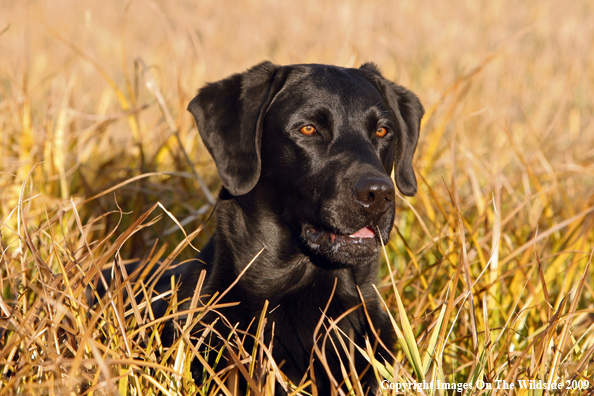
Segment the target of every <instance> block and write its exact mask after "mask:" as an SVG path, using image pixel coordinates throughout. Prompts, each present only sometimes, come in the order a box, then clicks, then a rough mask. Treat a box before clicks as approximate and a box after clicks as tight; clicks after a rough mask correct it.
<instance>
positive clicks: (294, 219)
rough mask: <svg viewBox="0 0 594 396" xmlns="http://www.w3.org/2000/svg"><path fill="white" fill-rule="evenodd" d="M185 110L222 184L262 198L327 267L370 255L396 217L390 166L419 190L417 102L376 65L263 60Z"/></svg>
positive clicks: (409, 190) (411, 189)
mask: <svg viewBox="0 0 594 396" xmlns="http://www.w3.org/2000/svg"><path fill="white" fill-rule="evenodd" d="M189 109H190V111H191V112H192V113H193V114H194V116H195V117H196V121H197V124H198V128H199V130H200V134H201V136H202V138H203V141H204V143H205V144H206V146H207V148H208V149H209V151H210V152H211V154H212V155H213V157H214V159H215V163H216V165H217V168H218V170H219V174H220V176H221V179H222V181H223V184H224V186H225V188H226V189H227V190H228V191H229V192H230V193H231V194H232V195H235V196H241V195H245V194H255V195H256V196H259V197H262V196H264V197H266V200H267V201H269V202H272V203H273V206H274V210H275V212H276V213H278V215H279V216H280V217H281V218H282V220H283V221H284V222H285V223H286V224H288V225H289V226H290V227H291V228H292V230H293V233H294V234H295V235H297V237H298V238H299V239H300V241H298V242H300V243H303V245H304V246H306V250H308V251H309V252H310V253H311V254H313V255H315V256H318V257H320V256H321V257H322V258H324V259H326V260H327V261H330V262H332V263H335V264H338V265H357V264H360V263H363V262H370V261H371V260H375V259H376V257H377V254H378V250H379V247H380V239H383V241H387V240H388V237H389V233H390V230H391V228H392V224H393V221H394V193H395V192H394V184H393V182H392V180H391V178H390V173H391V172H392V168H393V167H395V176H396V184H397V187H398V188H399V190H400V191H401V192H402V193H403V194H405V195H409V196H410V195H414V193H415V192H416V179H415V176H414V172H413V170H412V155H413V153H414V150H415V147H416V142H417V137H418V132H419V122H420V119H421V117H422V115H423V108H422V106H421V104H420V103H419V101H418V99H417V98H416V96H415V95H414V94H412V93H411V92H409V91H407V90H405V89H404V88H402V87H399V86H397V85H395V84H392V83H390V82H389V81H387V80H385V79H384V78H383V77H381V75H380V74H379V72H378V71H377V69H376V68H375V66H373V65H369V64H366V65H363V66H362V67H361V68H360V69H345V68H339V67H334V66H325V65H295V66H285V67H280V66H276V65H272V64H270V63H264V64H261V65H258V66H256V67H255V68H253V69H251V70H249V71H247V72H246V73H243V74H238V75H234V76H232V77H230V78H228V79H226V80H222V81H220V82H218V83H214V84H210V85H208V86H207V87H205V88H203V89H202V90H201V91H200V93H199V95H198V96H197V97H196V98H195V99H194V100H193V101H192V103H191V104H190V107H189ZM380 236H381V238H380ZM326 260H323V261H326Z"/></svg>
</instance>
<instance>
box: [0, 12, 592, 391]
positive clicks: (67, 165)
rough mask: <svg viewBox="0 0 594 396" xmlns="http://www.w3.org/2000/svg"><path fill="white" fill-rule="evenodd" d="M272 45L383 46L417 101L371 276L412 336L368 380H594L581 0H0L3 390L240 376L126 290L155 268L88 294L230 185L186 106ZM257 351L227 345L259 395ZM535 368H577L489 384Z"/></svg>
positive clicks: (588, 112)
mask: <svg viewBox="0 0 594 396" xmlns="http://www.w3.org/2000/svg"><path fill="white" fill-rule="evenodd" d="M265 59H269V60H271V61H273V62H276V63H279V64H289V63H330V64H336V65H341V66H349V67H356V66H359V65H360V64H361V63H363V62H366V61H373V62H376V63H377V64H378V65H379V66H380V68H381V69H382V71H383V73H384V75H385V76H386V77H387V78H389V79H392V80H394V81H396V82H398V83H399V84H401V85H404V86H406V87H408V88H409V89H411V90H412V91H414V92H415V93H417V94H418V96H419V97H420V98H421V101H422V102H423V104H424V105H425V108H426V110H427V113H426V115H425V118H424V120H423V126H422V128H421V136H420V144H419V147H418V149H417V152H416V159H415V165H416V171H417V177H418V180H419V193H418V194H417V196H416V197H414V198H406V199H404V198H402V197H400V198H401V199H399V200H398V202H397V220H396V224H395V231H394V232H393V233H392V238H391V240H390V241H389V243H388V244H387V246H386V252H387V257H388V261H389V264H390V265H389V266H388V264H386V263H384V264H383V267H382V271H381V277H380V279H379V282H378V288H379V290H380V291H381V293H382V295H383V296H384V298H385V302H386V304H387V306H388V307H389V309H390V310H391V313H392V314H393V315H394V318H395V324H396V325H397V326H398V328H399V330H400V331H402V334H403V336H402V338H401V339H400V340H399V343H398V344H397V345H396V346H395V353H396V364H395V365H394V366H387V367H386V366H385V365H382V364H381V363H378V364H377V365H376V368H375V370H376V373H377V375H378V378H380V380H382V379H384V378H386V379H388V380H389V381H390V382H392V383H395V384H398V383H402V384H404V383H407V382H409V381H413V380H414V381H419V382H421V381H423V380H424V381H427V382H430V381H432V380H438V379H439V380H441V381H442V382H447V383H473V384H475V385H476V383H477V382H476V381H477V380H481V381H484V382H485V383H492V384H493V389H490V390H489V389H485V390H482V391H481V390H479V389H477V388H476V387H475V388H473V389H469V390H466V391H464V394H468V395H469V394H485V395H545V394H572V395H582V394H588V392H589V394H592V392H593V390H594V376H593V372H594V290H593V285H594V279H593V274H594V269H593V268H592V265H591V261H592V252H593V251H594V95H593V94H594V67H593V65H594V2H592V1H589V0H575V1H572V2H556V1H550V0H542V1H537V0H528V1H523V2H516V1H507V0H491V1H489V2H472V1H446V2H434V1H426V0H420V1H412V0H408V1H387V0H368V1H354V0H353V1H338V0H328V1H325V2H316V1H302V2H297V1H294V2H281V1H273V0H268V1H264V0H262V1H259V0H236V1H230V0H219V1H212V0H205V1H195V2H191V1H172V2H166V1H127V2H118V1H101V2H82V1H78V2H77V1H72V0H71V1H58V0H56V1H26V2H25V1H0V236H1V250H0V274H1V277H0V287H1V289H2V291H1V293H0V297H1V298H0V395H11V394H35V395H41V394H47V395H54V394H63V395H66V394H68V395H77V394H85V395H100V394H120V395H155V394H168V395H189V394H217V392H221V394H227V395H230V394H233V390H232V389H227V385H226V384H228V383H229V381H228V377H230V376H231V375H241V373H240V374H237V372H235V374H233V373H231V372H229V371H217V370H216V368H215V369H214V370H206V369H205V376H206V377H205V378H208V379H209V381H208V383H209V384H212V386H211V388H210V390H207V389H206V387H203V388H198V387H196V386H195V385H194V383H193V381H192V380H191V377H190V374H189V367H188V366H189V365H188V362H189V361H190V359H191V358H192V355H193V352H192V350H193V348H194V346H193V345H190V344H189V343H188V342H187V340H185V339H184V340H182V341H181V342H180V343H179V344H178V345H177V348H175V349H170V350H169V351H168V352H167V351H164V350H163V348H162V346H161V344H160V339H159V337H158V330H159V326H162V324H163V322H162V321H152V318H151V313H150V312H147V311H148V310H147V309H146V307H144V306H142V305H138V304H136V303H135V302H133V301H132V302H131V301H124V299H123V298H122V293H121V292H122V290H124V289H127V290H132V288H134V290H135V291H138V292H140V293H145V295H147V296H148V295H150V282H149V280H146V279H145V281H143V282H136V283H131V282H129V281H126V278H125V275H122V273H121V272H120V271H115V273H114V274H115V275H114V276H115V277H116V279H115V281H114V283H115V284H116V285H117V289H116V290H114V291H113V294H110V295H111V296H112V298H111V299H110V298H108V297H106V298H104V299H103V300H102V301H101V302H100V303H99V304H97V305H95V306H93V307H89V306H88V305H87V301H86V299H85V293H84V290H85V288H94V287H95V286H96V285H97V282H101V280H100V279H98V271H97V269H98V268H102V267H109V266H111V265H113V264H114V260H115V262H116V267H117V268H118V269H119V268H120V266H119V263H121V262H122V260H128V259H133V258H142V259H144V260H146V262H147V265H153V264H155V263H156V262H157V260H161V262H163V263H169V262H170V260H172V259H174V258H175V259H178V260H179V259H187V258H190V257H192V256H194V255H195V254H196V251H195V250H194V249H193V248H192V246H189V241H190V240H192V242H191V244H192V245H193V246H195V247H197V248H201V247H202V246H203V245H204V243H205V241H206V240H208V237H209V236H210V234H211V233H212V228H213V222H212V221H210V222H208V223H206V219H207V217H208V214H209V213H210V209H211V207H210V204H209V199H208V197H207V194H205V191H204V190H203V189H202V188H204V189H205V190H206V189H207V190H209V191H210V192H212V194H214V195H215V196H216V193H217V191H218V189H219V187H220V182H219V180H218V176H217V174H216V169H215V167H214V164H213V162H212V160H211V158H210V156H209V154H208V152H207V151H206V149H205V148H204V146H203V145H202V142H201V141H200V138H199V136H198V132H197V130H196V127H195V125H194V121H193V119H192V118H191V115H190V114H189V113H188V112H187V111H186V110H185V108H186V105H187V103H188V102H189V100H190V99H191V98H192V97H193V95H194V94H195V92H196V90H197V89H198V88H199V87H200V86H201V85H203V84H204V83H205V82H208V81H214V80H218V79H221V78H224V77H226V76H228V75H229V74H231V73H234V72H239V71H243V70H245V69H246V68H248V67H250V66H252V65H254V64H256V63H259V62H260V61H262V60H265ZM197 175H198V176H197ZM200 178H202V179H203V181H204V183H200V182H199V180H200ZM201 187H202V188H201ZM174 219H175V220H174ZM180 225H181V226H183V229H184V231H183V232H182V231H181V230H180V228H179V227H180ZM202 226H204V227H203V228H201V227H202ZM197 230H198V232H197ZM186 235H187V236H188V238H186ZM384 262H385V260H384ZM390 268H391V271H392V272H391V274H392V275H393V280H391V277H390V270H389V269H390ZM399 300H401V302H402V304H401V305H399V304H398V301H399ZM173 305H175V296H174V297H173ZM171 315H175V307H174V306H173V307H172V311H171ZM197 315H198V316H199V313H197ZM262 320H263V319H262ZM234 342H237V340H235V341H234ZM257 349H258V350H254V351H242V352H238V354H239V355H238V356H237V358H239V359H240V360H244V361H245V362H247V363H246V368H247V369H249V373H248V374H249V375H250V376H251V377H252V380H253V382H251V383H252V384H255V385H254V386H252V387H251V389H250V392H251V394H252V395H269V394H271V392H272V391H271V389H272V387H271V384H273V382H274V378H275V377H274V376H275V375H282V374H281V373H280V372H278V369H277V368H276V366H275V365H274V364H273V363H272V362H270V360H269V359H267V358H266V354H265V353H263V352H262V351H263V350H265V349H266V348H265V346H263V345H259V346H258V348H257ZM230 353H232V352H230ZM252 356H253V357H254V359H251V357H252ZM262 356H264V358H262ZM256 360H258V365H256V364H255V361H256ZM277 363H280V362H277ZM345 367H346V369H345V378H344V379H339V381H342V380H346V384H347V385H346V388H347V389H349V390H350V394H352V395H359V394H361V390H360V388H359V387H358V385H357V373H352V372H349V370H348V362H345ZM280 371H282V367H281V370H280ZM532 379H534V380H541V381H543V383H558V382H563V384H569V385H571V384H574V385H580V384H581V385H584V384H586V383H587V381H589V382H588V384H589V388H588V390H585V389H573V390H570V389H563V390H555V391H551V392H550V393H547V392H549V391H543V390H540V389H529V390H522V389H504V388H503V387H499V389H498V388H497V386H496V384H497V382H496V381H497V380H499V381H500V382H499V383H500V384H502V383H503V381H506V382H507V383H508V384H511V383H514V384H515V385H516V387H518V386H519V384H520V382H519V381H521V380H532ZM567 381H568V382H567ZM572 381H575V382H572ZM580 381H581V382H580ZM295 385H298V384H295ZM582 388H583V386H582ZM343 389H344V388H343ZM307 392H313V393H314V394H316V393H317V392H316V391H315V388H314V389H311V388H310V390H307V389H306V390H303V387H301V388H299V389H297V390H296V391H295V394H308V393H307ZM404 392H405V393H406V394H410V395H419V394H423V392H425V394H430V393H431V392H430V391H427V390H425V391H421V392H417V391H416V390H410V389H407V390H404ZM384 394H385V395H395V394H397V392H396V391H395V390H386V391H385V392H384ZM432 394H454V393H453V392H452V391H449V393H448V392H446V391H442V390H440V391H436V392H433V393H432Z"/></svg>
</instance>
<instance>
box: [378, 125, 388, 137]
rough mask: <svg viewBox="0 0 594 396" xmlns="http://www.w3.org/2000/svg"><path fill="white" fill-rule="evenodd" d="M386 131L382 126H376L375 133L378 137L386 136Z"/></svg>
mask: <svg viewBox="0 0 594 396" xmlns="http://www.w3.org/2000/svg"><path fill="white" fill-rule="evenodd" d="M386 133H388V130H387V129H386V128H384V127H379V128H377V131H375V134H376V136H378V137H384V136H386Z"/></svg>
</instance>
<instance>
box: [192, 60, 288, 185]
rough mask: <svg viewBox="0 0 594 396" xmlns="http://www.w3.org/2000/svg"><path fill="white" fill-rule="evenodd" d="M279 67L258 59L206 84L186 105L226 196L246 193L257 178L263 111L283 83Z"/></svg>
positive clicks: (258, 174)
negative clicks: (254, 63)
mask: <svg viewBox="0 0 594 396" xmlns="http://www.w3.org/2000/svg"><path fill="white" fill-rule="evenodd" d="M279 69H280V66H277V65H274V64H272V63H270V62H263V63H260V64H259V65H257V66H254V67H253V68H251V69H249V70H248V71H246V72H245V73H241V74H234V75H232V76H231V77H228V78H226V79H224V80H221V81H218V82H215V83H210V84H207V85H206V86H205V87H204V88H202V89H200V91H199V92H198V95H197V96H196V97H195V98H194V99H192V101H191V102H190V104H189V106H188V110H189V111H190V112H191V113H192V114H193V115H194V118H195V119H196V125H197V126H198V131H199V132H200V136H201V137H202V141H203V142H204V145H205V146H206V148H207V149H208V151H209V152H210V154H211V155H212V158H213V159H214V162H215V164H216V166H217V170H218V171H219V176H220V177H221V181H222V182H223V185H224V186H225V188H226V189H227V190H229V192H230V193H231V194H232V195H243V194H246V193H248V192H249V191H251V189H252V188H254V186H255V185H256V183H257V182H258V179H259V178H260V167H261V161H260V143H261V140H262V127H263V122H264V116H265V114H266V111H267V109H268V106H269V105H270V102H271V101H272V99H273V98H274V95H275V94H276V93H277V92H278V91H279V90H280V88H281V87H282V85H283V83H284V78H283V77H282V76H281V73H279Z"/></svg>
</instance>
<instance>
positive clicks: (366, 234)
mask: <svg viewBox="0 0 594 396" xmlns="http://www.w3.org/2000/svg"><path fill="white" fill-rule="evenodd" d="M305 237H306V238H307V240H308V241H309V242H310V243H312V244H314V245H322V244H324V243H329V244H331V245H335V244H338V243H340V244H343V243H348V244H374V243H375V231H374V230H373V228H371V227H369V226H366V227H363V228H361V229H360V230H359V231H356V232H354V233H352V234H349V235H344V234H336V233H334V232H328V231H324V230H319V229H316V228H313V227H312V228H309V229H308V230H307V231H306V232H305Z"/></svg>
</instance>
